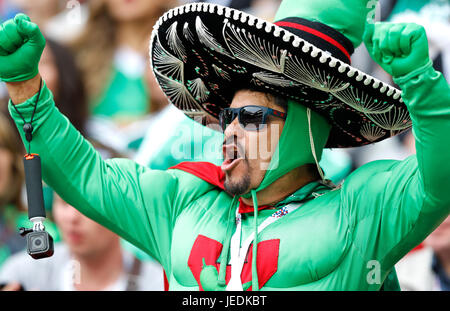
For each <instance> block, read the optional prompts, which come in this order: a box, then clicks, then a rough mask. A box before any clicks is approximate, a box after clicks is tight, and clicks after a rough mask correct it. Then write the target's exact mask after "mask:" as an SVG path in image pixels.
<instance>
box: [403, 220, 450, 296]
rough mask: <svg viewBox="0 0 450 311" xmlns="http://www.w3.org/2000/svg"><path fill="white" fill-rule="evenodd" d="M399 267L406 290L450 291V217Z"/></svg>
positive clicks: (405, 258) (407, 256)
mask: <svg viewBox="0 0 450 311" xmlns="http://www.w3.org/2000/svg"><path fill="white" fill-rule="evenodd" d="M422 246H423V247H422V248H419V249H418V250H415V251H413V252H411V253H409V254H408V255H406V256H405V257H404V258H403V259H402V260H400V261H399V262H398V263H397V265H396V266H395V268H396V270H397V275H398V279H399V281H400V286H401V288H402V290H410V291H431V290H440V291H450V216H448V217H447V219H446V220H445V221H444V222H443V223H442V224H441V225H440V226H439V227H438V228H437V229H436V230H435V231H433V233H431V234H430V235H429V236H428V237H427V238H426V239H425V241H424V242H423V245H422Z"/></svg>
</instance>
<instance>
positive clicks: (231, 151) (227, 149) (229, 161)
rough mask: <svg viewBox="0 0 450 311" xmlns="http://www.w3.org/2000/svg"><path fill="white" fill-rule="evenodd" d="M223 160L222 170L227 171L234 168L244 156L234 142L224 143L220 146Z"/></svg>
mask: <svg viewBox="0 0 450 311" xmlns="http://www.w3.org/2000/svg"><path fill="white" fill-rule="evenodd" d="M222 150H223V158H224V161H223V163H222V166H221V168H222V171H224V172H229V171H231V170H232V169H234V168H235V167H236V166H237V165H238V164H239V163H240V162H241V161H242V160H244V158H243V157H242V156H241V155H240V152H239V150H238V148H237V146H236V145H235V144H229V145H224V146H223V147H222Z"/></svg>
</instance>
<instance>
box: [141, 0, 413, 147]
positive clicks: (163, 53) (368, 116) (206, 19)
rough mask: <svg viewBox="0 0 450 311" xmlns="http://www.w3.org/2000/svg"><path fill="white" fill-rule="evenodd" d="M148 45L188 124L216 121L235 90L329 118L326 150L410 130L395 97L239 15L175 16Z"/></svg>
mask: <svg viewBox="0 0 450 311" xmlns="http://www.w3.org/2000/svg"><path fill="white" fill-rule="evenodd" d="M150 44H151V45H150V56H151V63H152V67H153V71H154V72H155V76H156V78H157V80H158V82H159V83H160V85H161V88H162V90H163V91H164V92H165V94H166V95H167V97H168V98H169V100H170V101H171V102H172V103H173V104H174V105H175V106H176V107H178V108H179V109H181V110H182V111H183V112H185V113H186V114H187V115H188V116H190V117H194V116H198V115H202V114H203V115H204V114H209V115H211V116H212V117H214V118H217V117H218V113H219V111H220V110H221V109H223V108H225V107H228V106H229V105H230V102H231V100H232V96H233V94H234V92H235V91H236V90H237V89H238V88H252V89H256V90H260V91H263V92H270V93H274V94H277V95H281V96H285V97H287V98H290V99H292V100H295V101H297V102H299V103H300V104H303V105H305V106H307V107H309V108H311V109H313V110H314V111H316V112H317V113H319V114H321V115H323V116H324V117H325V118H327V120H328V121H329V122H330V124H331V125H332V130H331V134H330V137H329V139H328V142H327V145H326V147H329V148H332V147H355V146H361V145H365V144H369V143H373V142H378V141H381V140H383V139H386V138H388V137H391V136H394V135H397V134H399V133H401V132H403V131H405V130H407V129H409V128H410V127H411V119H410V117H409V113H408V111H407V109H406V106H405V105H404V104H403V101H402V99H401V91H400V90H397V89H395V88H394V87H392V86H389V85H387V84H385V83H383V82H381V81H379V80H377V79H375V78H373V77H370V76H369V75H367V74H365V73H363V72H361V71H359V70H358V69H356V68H354V67H352V66H350V65H348V64H346V63H344V62H343V61H341V60H339V59H337V58H335V57H333V56H332V55H331V54H330V53H329V52H327V51H323V50H321V49H319V48H317V47H315V46H314V45H312V44H311V43H309V42H307V41H305V40H303V39H302V38H300V37H298V36H297V35H295V34H293V33H291V32H290V31H288V30H286V29H283V28H281V27H279V26H277V25H274V24H272V23H269V22H266V21H264V20H262V19H259V18H257V17H254V16H251V15H249V14H246V13H244V12H240V11H237V10H234V9H230V8H226V7H223V6H220V5H216V4H208V3H194V4H187V5H184V6H181V7H178V8H175V9H172V10H170V11H168V12H167V13H166V14H164V15H163V16H162V17H161V18H160V19H159V21H158V22H157V23H156V25H155V27H154V31H153V33H152V38H151V40H150Z"/></svg>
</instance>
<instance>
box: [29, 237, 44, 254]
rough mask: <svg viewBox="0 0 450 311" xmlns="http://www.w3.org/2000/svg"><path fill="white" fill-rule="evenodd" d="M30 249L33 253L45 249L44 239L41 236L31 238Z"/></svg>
mask: <svg viewBox="0 0 450 311" xmlns="http://www.w3.org/2000/svg"><path fill="white" fill-rule="evenodd" d="M31 248H32V249H33V251H37V250H41V249H43V248H45V241H44V237H42V236H35V237H33V239H32V240H31Z"/></svg>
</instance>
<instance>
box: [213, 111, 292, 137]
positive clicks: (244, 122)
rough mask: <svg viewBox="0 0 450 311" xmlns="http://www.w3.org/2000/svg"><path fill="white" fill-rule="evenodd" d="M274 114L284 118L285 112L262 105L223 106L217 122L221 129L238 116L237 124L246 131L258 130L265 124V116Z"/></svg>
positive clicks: (223, 129)
mask: <svg viewBox="0 0 450 311" xmlns="http://www.w3.org/2000/svg"><path fill="white" fill-rule="evenodd" d="M268 115H271V116H275V117H278V118H281V119H283V120H286V113H284V112H281V111H278V110H274V109H271V108H268V107H264V106H252V105H250V106H244V107H240V108H224V109H223V110H222V111H220V113H219V124H220V127H221V128H222V131H225V129H226V127H227V126H228V125H229V124H231V122H233V120H234V119H236V117H238V121H239V124H240V125H241V126H242V127H243V128H244V129H245V130H247V131H259V130H261V129H263V128H264V127H265V125H266V124H267V116H268Z"/></svg>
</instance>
